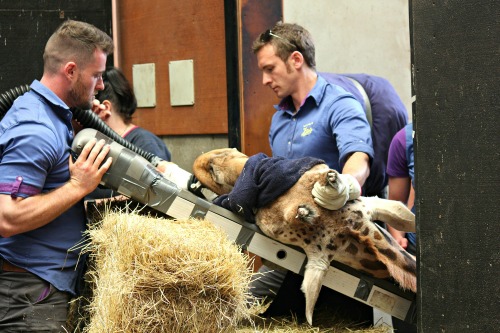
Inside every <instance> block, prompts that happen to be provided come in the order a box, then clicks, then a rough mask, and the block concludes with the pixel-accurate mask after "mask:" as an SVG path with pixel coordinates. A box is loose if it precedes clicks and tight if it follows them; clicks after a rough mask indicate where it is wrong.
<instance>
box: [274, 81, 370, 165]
mask: <svg viewBox="0 0 500 333" xmlns="http://www.w3.org/2000/svg"><path fill="white" fill-rule="evenodd" d="M275 108H276V110H277V112H276V113H275V114H274V115H273V118H272V122H271V128H270V132H269V142H270V144H271V149H272V152H273V156H282V157H285V158H289V159H295V158H301V157H305V156H311V157H315V158H319V159H322V160H324V161H325V162H326V164H327V165H328V166H329V167H330V168H332V169H335V170H339V171H341V170H342V168H343V166H344V163H345V162H346V160H347V157H348V155H349V154H350V153H354V152H364V153H366V154H368V156H370V158H372V157H373V149H372V140H371V135H370V126H369V124H368V121H367V120H366V117H365V114H364V111H363V108H362V107H361V105H360V104H359V103H358V102H357V101H356V99H355V98H354V97H353V96H352V94H350V93H348V92H346V91H345V90H344V89H342V88H341V87H338V86H335V85H332V84H329V83H328V82H326V81H325V80H324V79H323V78H322V77H321V76H318V81H317V82H316V85H315V86H314V87H313V89H312V90H311V91H310V92H309V95H308V96H307V98H306V99H305V100H304V102H303V104H302V105H301V106H300V109H299V110H298V111H297V113H296V114H295V115H294V114H293V112H294V107H293V103H292V102H291V97H290V96H289V97H287V98H284V99H283V100H282V101H281V103H280V104H279V105H277V106H275Z"/></svg>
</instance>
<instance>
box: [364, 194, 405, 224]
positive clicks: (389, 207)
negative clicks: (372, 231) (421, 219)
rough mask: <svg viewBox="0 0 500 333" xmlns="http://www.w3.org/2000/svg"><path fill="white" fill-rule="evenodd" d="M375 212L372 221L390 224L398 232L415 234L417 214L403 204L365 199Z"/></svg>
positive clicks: (385, 200)
mask: <svg viewBox="0 0 500 333" xmlns="http://www.w3.org/2000/svg"><path fill="white" fill-rule="evenodd" d="M363 202H365V203H368V204H369V205H370V207H371V208H372V210H373V216H372V220H374V221H375V220H378V221H382V222H385V223H387V224H389V225H390V226H391V227H394V228H396V229H397V230H401V231H406V232H415V214H413V213H412V212H411V210H409V209H408V207H406V206H405V205H404V204H403V203H402V202H400V201H396V200H387V199H381V198H377V197H364V198H363Z"/></svg>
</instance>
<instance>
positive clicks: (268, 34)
mask: <svg viewBox="0 0 500 333" xmlns="http://www.w3.org/2000/svg"><path fill="white" fill-rule="evenodd" d="M273 37H274V38H278V39H281V40H283V41H285V42H287V43H288V44H290V45H292V46H293V47H294V48H295V49H296V50H297V51H300V49H299V47H298V46H297V45H295V43H292V42H291V41H289V40H288V39H286V38H284V37H281V36H279V35H276V34H275V33H274V32H273V31H272V30H271V29H267V30H266V32H264V33H263V34H262V35H260V41H261V42H262V43H267V42H269V41H270V40H271V38H273Z"/></svg>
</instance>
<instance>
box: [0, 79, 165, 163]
mask: <svg viewBox="0 0 500 333" xmlns="http://www.w3.org/2000/svg"><path fill="white" fill-rule="evenodd" d="M29 90H30V87H29V85H27V84H24V85H21V86H19V87H15V88H13V89H9V90H7V91H6V92H4V93H3V94H0V120H2V119H3V117H4V116H5V114H6V113H7V111H9V109H10V107H11V106H12V104H13V103H14V100H15V99H16V98H17V97H19V96H21V95H22V94H24V93H26V92H27V91H29ZM72 112H73V118H74V119H75V120H77V121H78V122H79V123H80V124H81V125H82V126H83V127H86V128H93V129H95V130H98V131H99V132H101V133H103V134H104V135H106V136H108V137H110V138H111V139H113V140H114V141H115V142H117V143H119V144H121V145H122V146H124V147H126V148H128V149H130V150H132V151H133V152H135V153H137V154H139V155H141V156H142V157H144V158H145V159H146V160H148V161H149V162H150V163H151V164H153V165H154V166H157V165H158V163H159V162H160V161H161V159H160V158H159V157H158V156H156V155H154V154H152V153H150V152H147V151H144V150H142V149H141V148H139V147H137V146H135V145H133V144H132V143H130V142H129V141H127V140H125V139H124V138H122V137H121V136H120V135H118V133H116V132H115V131H113V130H112V129H111V127H109V126H108V125H107V124H106V123H105V122H103V121H102V120H101V118H99V117H98V116H97V115H96V114H95V113H94V112H92V111H91V110H80V109H74V110H72Z"/></svg>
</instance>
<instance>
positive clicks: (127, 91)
mask: <svg viewBox="0 0 500 333" xmlns="http://www.w3.org/2000/svg"><path fill="white" fill-rule="evenodd" d="M102 80H103V82H104V90H101V91H99V92H98V93H97V95H96V98H97V99H98V100H99V101H101V102H103V101H104V100H108V101H110V102H111V104H113V107H114V108H115V110H116V111H118V112H119V113H120V116H121V117H122V119H123V120H124V121H125V123H126V124H129V123H130V122H131V121H132V115H133V114H134V112H135V110H136V108H137V100H136V98H135V95H134V90H133V89H132V86H131V85H130V83H129V81H128V80H127V78H126V77H125V75H124V74H123V72H122V71H121V70H119V69H118V68H116V67H108V68H106V71H105V72H104V74H103V75H102Z"/></svg>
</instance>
